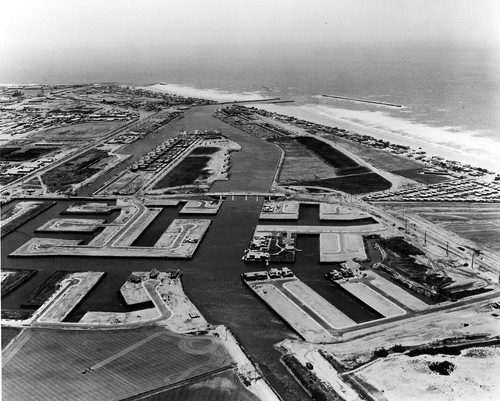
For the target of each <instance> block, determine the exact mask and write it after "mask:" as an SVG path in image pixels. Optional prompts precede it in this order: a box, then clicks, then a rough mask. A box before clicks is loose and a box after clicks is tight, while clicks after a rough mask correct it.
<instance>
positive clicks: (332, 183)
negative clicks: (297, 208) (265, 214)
mask: <svg viewBox="0 0 500 401" xmlns="http://www.w3.org/2000/svg"><path fill="white" fill-rule="evenodd" d="M299 184H300V185H306V186H314V187H325V188H331V189H336V190H337V191H342V192H346V193H348V194H366V193H369V192H377V191H385V190H387V189H389V188H390V187H391V183H390V182H389V181H387V180H386V179H385V178H384V177H381V176H380V175H378V174H376V173H366V174H359V175H353V176H346V177H334V178H326V179H323V180H314V181H302V182H300V183H299Z"/></svg>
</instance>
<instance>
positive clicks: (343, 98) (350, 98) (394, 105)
mask: <svg viewBox="0 0 500 401" xmlns="http://www.w3.org/2000/svg"><path fill="white" fill-rule="evenodd" d="M321 96H323V97H331V98H332V99H341V100H348V101H350V102H359V103H371V104H379V105H382V106H390V107H403V106H402V105H400V104H394V103H386V102H376V101H374V100H366V99H356V98H353V97H344V96H333V95H321Z"/></svg>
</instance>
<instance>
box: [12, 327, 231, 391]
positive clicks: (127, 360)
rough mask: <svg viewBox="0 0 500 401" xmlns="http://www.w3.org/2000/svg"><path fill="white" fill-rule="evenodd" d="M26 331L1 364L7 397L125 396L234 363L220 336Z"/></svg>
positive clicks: (140, 331)
mask: <svg viewBox="0 0 500 401" xmlns="http://www.w3.org/2000/svg"><path fill="white" fill-rule="evenodd" d="M27 334H28V336H29V338H28V339H27V341H26V342H25V343H24V345H23V346H22V347H20V349H19V350H18V351H17V352H16V353H15V354H14V355H12V357H10V359H9V360H8V361H7V362H6V363H4V365H3V367H2V371H3V377H2V379H3V397H4V398H5V399H8V400H38V401H42V400H50V401H59V400H61V401H66V400H68V399H71V400H85V401H88V400H111V399H122V398H127V397H132V396H134V395H137V394H141V393H144V392H146V391H149V390H153V389H155V388H161V387H164V386H166V385H169V384H173V383H176V382H179V381H182V380H186V379H188V378H190V377H193V376H198V375H202V374H205V373H208V372H211V371H214V370H216V369H220V368H222V367H225V366H228V365H230V364H231V363H232V360H231V358H230V357H229V355H228V354H227V353H226V351H225V349H224V348H223V347H222V345H221V344H220V342H219V340H217V339H216V338H213V337H204V336H196V337H189V336H181V335H176V334H173V333H171V332H169V331H166V330H164V329H162V328H157V327H151V328H143V329H136V330H116V331H114V330H109V331H108V330H107V331H105V332H96V331H81V330H77V331H63V330H61V331H56V330H32V331H30V332H29V333H27ZM89 368H92V369H90V370H89ZM83 372H85V373H83Z"/></svg>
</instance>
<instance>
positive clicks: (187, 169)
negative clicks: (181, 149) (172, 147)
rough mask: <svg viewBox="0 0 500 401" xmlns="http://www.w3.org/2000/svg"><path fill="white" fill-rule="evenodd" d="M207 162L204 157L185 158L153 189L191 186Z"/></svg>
mask: <svg viewBox="0 0 500 401" xmlns="http://www.w3.org/2000/svg"><path fill="white" fill-rule="evenodd" d="M209 160H210V157H205V156H197V157H189V156H188V157H186V158H185V159H184V160H182V161H181V162H180V163H179V164H178V165H177V166H175V167H174V168H173V169H172V171H170V172H169V173H167V175H166V176H165V177H163V178H162V179H161V180H160V181H158V183H157V184H156V185H155V187H154V189H162V188H170V187H178V186H181V185H190V184H193V183H194V181H195V180H196V179H197V178H198V177H199V176H200V174H201V173H202V171H203V169H204V168H205V167H206V166H207V163H208V162H209Z"/></svg>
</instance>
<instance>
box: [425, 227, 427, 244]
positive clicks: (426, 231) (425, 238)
mask: <svg viewBox="0 0 500 401" xmlns="http://www.w3.org/2000/svg"><path fill="white" fill-rule="evenodd" d="M426 245H427V230H425V231H424V246H426Z"/></svg>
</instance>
